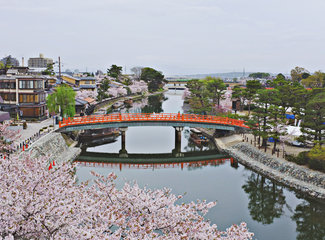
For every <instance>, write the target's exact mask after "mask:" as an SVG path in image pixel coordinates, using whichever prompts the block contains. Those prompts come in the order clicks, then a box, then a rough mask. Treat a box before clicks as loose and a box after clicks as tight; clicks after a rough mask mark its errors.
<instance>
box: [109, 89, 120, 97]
mask: <svg viewBox="0 0 325 240" xmlns="http://www.w3.org/2000/svg"><path fill="white" fill-rule="evenodd" d="M107 94H108V95H109V96H111V97H117V96H118V90H117V88H115V87H111V88H109V89H108V90H107Z"/></svg>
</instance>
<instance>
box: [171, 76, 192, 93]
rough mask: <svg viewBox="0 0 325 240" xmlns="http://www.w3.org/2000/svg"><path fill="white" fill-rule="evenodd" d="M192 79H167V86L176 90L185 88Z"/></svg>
mask: <svg viewBox="0 0 325 240" xmlns="http://www.w3.org/2000/svg"><path fill="white" fill-rule="evenodd" d="M190 80H191V79H167V82H168V83H167V85H166V86H167V87H168V89H175V90H184V89H185V88H186V86H185V85H186V83H187V82H188V81H190Z"/></svg>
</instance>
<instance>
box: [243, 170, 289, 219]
mask: <svg viewBox="0 0 325 240" xmlns="http://www.w3.org/2000/svg"><path fill="white" fill-rule="evenodd" d="M242 188H243V189H244V191H245V192H246V193H247V194H248V198H249V203H248V209H249V211H250V215H251V217H252V218H253V219H254V220H255V221H257V222H260V223H262V224H271V223H273V220H274V218H279V217H281V215H282V214H283V212H284V211H283V207H284V205H285V203H286V201H285V196H284V194H283V187H282V186H278V185H276V184H275V182H273V181H271V180H269V179H266V178H265V177H263V176H261V175H259V174H257V173H251V175H250V176H249V177H248V179H247V181H246V184H244V185H243V186H242Z"/></svg>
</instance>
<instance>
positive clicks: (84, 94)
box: [76, 90, 97, 99]
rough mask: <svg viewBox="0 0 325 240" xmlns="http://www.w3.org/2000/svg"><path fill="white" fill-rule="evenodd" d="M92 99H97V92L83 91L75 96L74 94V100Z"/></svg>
mask: <svg viewBox="0 0 325 240" xmlns="http://www.w3.org/2000/svg"><path fill="white" fill-rule="evenodd" d="M88 97H89V98H93V99H96V97H97V90H95V91H87V90H84V91H78V92H77V94H76V98H81V99H85V98H88Z"/></svg>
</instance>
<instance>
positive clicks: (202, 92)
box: [186, 79, 213, 114]
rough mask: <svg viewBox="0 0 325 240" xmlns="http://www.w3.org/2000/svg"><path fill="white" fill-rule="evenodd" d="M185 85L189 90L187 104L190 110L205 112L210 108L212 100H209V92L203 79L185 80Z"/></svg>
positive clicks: (197, 112) (209, 110) (198, 112)
mask: <svg viewBox="0 0 325 240" xmlns="http://www.w3.org/2000/svg"><path fill="white" fill-rule="evenodd" d="M186 87H187V88H188V89H189V91H190V92H191V97H190V98H189V104H190V106H191V109H192V110H191V111H192V112H193V113H196V114H207V113H208V112H211V110H212V106H213V104H212V102H211V101H210V99H209V97H210V92H209V91H208V90H207V88H206V84H205V81H204V80H199V79H192V80H190V81H188V82H187V84H186Z"/></svg>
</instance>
